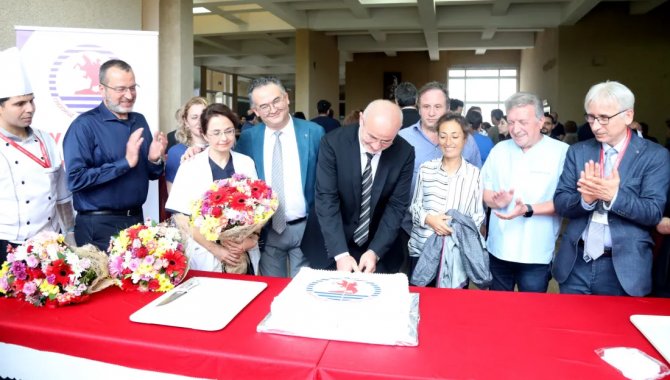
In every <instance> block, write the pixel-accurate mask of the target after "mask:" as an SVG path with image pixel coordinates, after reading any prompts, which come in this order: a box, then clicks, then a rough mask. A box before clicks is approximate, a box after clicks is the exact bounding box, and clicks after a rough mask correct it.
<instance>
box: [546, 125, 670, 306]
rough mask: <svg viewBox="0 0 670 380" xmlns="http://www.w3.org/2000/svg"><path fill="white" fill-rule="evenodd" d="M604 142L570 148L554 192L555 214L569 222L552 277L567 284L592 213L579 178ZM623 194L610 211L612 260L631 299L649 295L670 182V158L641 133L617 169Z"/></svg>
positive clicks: (594, 158)
mask: <svg viewBox="0 0 670 380" xmlns="http://www.w3.org/2000/svg"><path fill="white" fill-rule="evenodd" d="M601 146H602V145H601V144H600V143H599V142H598V141H597V140H595V139H590V140H587V141H582V142H579V143H577V144H574V145H572V146H570V148H569V149H568V153H567V156H566V158H565V166H564V168H563V173H562V174H561V178H560V180H559V183H558V187H557V188H556V193H555V194H554V207H555V208H556V212H557V213H558V214H559V215H561V216H563V217H565V218H568V219H570V222H569V224H568V226H567V228H566V230H565V232H564V233H563V239H562V240H561V246H560V248H559V251H558V254H557V256H556V258H555V260H554V265H553V275H554V277H555V278H556V280H557V281H558V282H559V283H562V282H564V281H565V280H566V279H567V278H568V276H569V275H570V273H571V272H572V269H573V267H574V264H575V260H582V258H581V257H578V255H577V252H578V248H577V243H578V242H579V239H580V238H581V236H582V233H583V232H584V230H585V229H586V227H587V225H588V222H589V217H590V216H591V211H587V210H585V209H584V208H583V207H582V206H581V194H580V193H579V192H578V191H577V180H578V179H579V175H580V172H581V171H582V170H583V168H584V164H585V163H586V162H587V161H589V160H593V161H594V162H598V160H599V159H600V148H601ZM619 176H620V178H621V183H620V184H619V192H618V194H617V197H616V200H615V201H614V204H612V208H611V209H610V211H609V212H608V222H609V227H610V232H611V235H612V261H613V264H614V270H615V272H616V275H617V278H618V279H619V282H620V283H621V286H622V287H623V289H624V290H625V291H626V293H628V294H629V295H632V296H644V295H646V294H649V292H650V291H651V264H652V259H653V257H652V247H653V245H654V242H653V240H652V238H651V235H650V233H649V232H650V229H652V228H654V226H656V224H658V222H659V221H660V220H661V217H662V216H663V209H664V207H665V202H666V197H667V193H668V185H669V184H670V154H669V153H668V151H667V150H666V149H665V148H663V147H662V146H660V145H658V144H655V143H652V142H650V141H647V140H643V139H640V138H639V137H637V135H635V134H633V135H632V136H631V140H630V144H629V146H628V148H627V150H626V152H625V153H624V157H623V159H622V160H621V163H620V165H619Z"/></svg>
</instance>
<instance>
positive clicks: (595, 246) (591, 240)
mask: <svg viewBox="0 0 670 380" xmlns="http://www.w3.org/2000/svg"><path fill="white" fill-rule="evenodd" d="M616 152H617V151H616V149H614V148H610V149H608V150H607V151H606V152H605V162H604V164H605V170H604V172H605V177H606V178H607V177H608V176H609V175H610V174H612V168H613V167H614V164H613V163H612V157H613V156H614V155H615V154H616ZM593 212H594V213H595V212H605V211H604V210H602V206H601V202H600V201H599V202H598V207H596V209H595V210H594V211H593ZM592 219H593V218H592ZM605 227H606V226H605V225H604V224H602V223H597V222H594V221H593V220H591V222H590V223H589V227H588V233H587V234H586V242H585V244H584V253H585V255H584V259H585V260H586V261H591V259H593V260H595V259H597V258H599V257H600V256H601V255H602V254H603V252H604V251H605ZM587 256H588V257H587Z"/></svg>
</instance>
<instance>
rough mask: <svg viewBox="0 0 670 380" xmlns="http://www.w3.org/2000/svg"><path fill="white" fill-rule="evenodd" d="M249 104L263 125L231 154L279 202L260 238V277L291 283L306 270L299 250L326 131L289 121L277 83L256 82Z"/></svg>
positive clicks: (251, 131)
mask: <svg viewBox="0 0 670 380" xmlns="http://www.w3.org/2000/svg"><path fill="white" fill-rule="evenodd" d="M249 100H250V101H251V108H252V109H253V110H254V112H255V113H256V114H257V115H258V116H260V117H261V118H262V119H263V122H262V123H260V124H258V125H257V126H255V127H253V128H250V129H247V130H245V131H244V132H242V135H240V139H239V140H238V141H237V145H236V147H235V150H236V151H238V152H239V153H242V154H246V155H247V156H249V157H251V158H252V159H253V160H254V163H255V164H256V170H257V171H258V177H259V178H260V179H263V180H265V181H267V182H268V184H270V186H272V188H273V190H274V191H275V192H277V194H278V197H279V209H278V210H277V212H276V213H275V215H274V216H273V217H272V220H271V221H270V223H268V225H266V226H265V228H263V231H262V233H261V240H262V241H263V242H264V243H265V245H264V247H263V248H262V249H263V252H262V254H261V260H260V272H261V274H262V275H264V276H274V277H287V276H288V277H293V276H295V275H296V274H297V273H298V271H299V270H300V268H301V267H303V266H307V265H308V262H307V259H306V258H305V256H304V254H303V252H302V250H301V249H300V244H301V242H302V238H303V233H304V231H305V225H306V223H305V220H306V217H307V214H308V211H309V210H310V209H311V208H312V206H313V204H314V184H315V182H316V158H317V155H318V151H319V142H320V141H321V137H322V136H323V135H324V131H323V128H321V126H320V125H318V124H315V123H312V122H311V121H305V120H300V119H294V118H292V117H291V115H290V114H289V98H288V94H287V93H286V89H285V88H284V86H283V85H282V83H281V81H279V79H277V78H273V77H261V78H256V79H254V80H253V81H252V82H251V84H250V85H249ZM287 262H288V266H287Z"/></svg>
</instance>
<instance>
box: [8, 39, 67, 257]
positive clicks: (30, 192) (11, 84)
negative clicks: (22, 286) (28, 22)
mask: <svg viewBox="0 0 670 380" xmlns="http://www.w3.org/2000/svg"><path fill="white" fill-rule="evenodd" d="M32 92H33V91H32V88H31V86H30V82H29V81H28V78H27V77H26V74H25V71H24V69H23V66H22V63H21V57H20V53H19V51H18V49H16V48H11V49H7V50H5V51H3V52H1V53H0V139H1V140H2V141H1V142H0V173H2V175H0V188H1V189H2V192H0V210H2V212H1V213H0V263H2V262H4V261H5V259H6V258H7V248H8V246H9V245H11V246H16V245H18V244H21V243H23V242H24V241H25V240H26V239H29V238H31V237H33V236H34V235H36V234H37V233H39V232H42V231H55V232H62V233H63V234H67V236H68V237H67V241H68V243H71V244H72V245H74V244H73V243H74V237H73V234H72V231H73V227H74V217H73V211H72V197H71V194H70V192H69V191H68V190H67V179H66V177H65V172H64V170H63V164H62V160H61V158H60V155H59V154H58V149H57V146H56V142H55V141H54V139H53V138H52V137H51V136H50V135H49V134H48V133H45V132H42V131H40V130H37V129H33V128H31V127H30V124H31V123H32V119H33V115H34V113H35V103H34V99H35V96H34V95H33V93H32Z"/></svg>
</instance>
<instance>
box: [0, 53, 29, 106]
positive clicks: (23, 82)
mask: <svg viewBox="0 0 670 380" xmlns="http://www.w3.org/2000/svg"><path fill="white" fill-rule="evenodd" d="M32 92H33V89H32V87H31V86H30V81H29V80H28V76H27V75H26V71H25V68H24V67H23V62H22V60H21V53H20V52H19V49H17V48H15V47H13V48H9V49H7V50H3V51H2V52H0V98H9V97H11V96H21V95H26V94H30V93H32Z"/></svg>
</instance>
